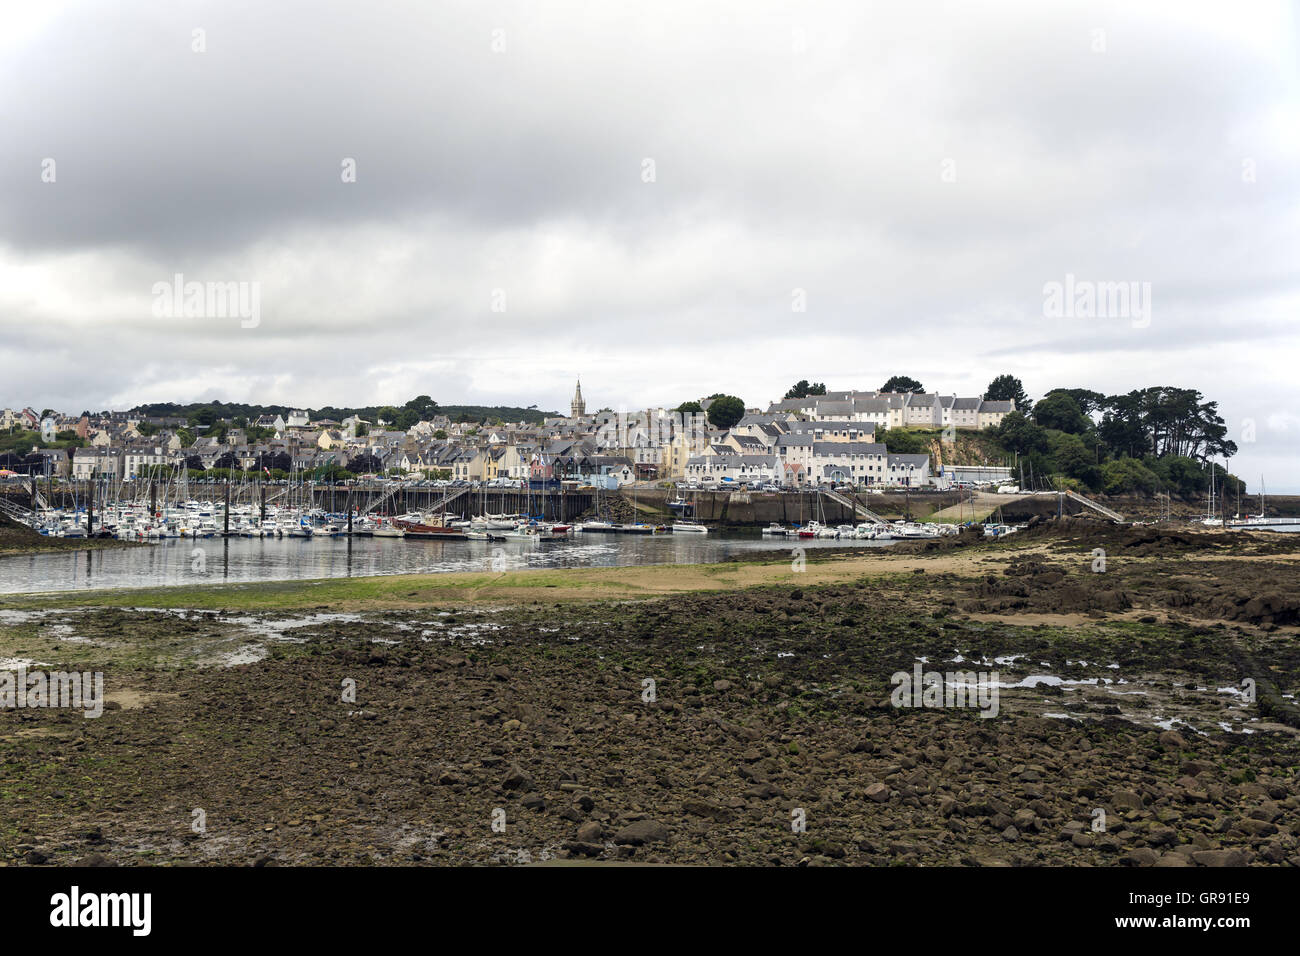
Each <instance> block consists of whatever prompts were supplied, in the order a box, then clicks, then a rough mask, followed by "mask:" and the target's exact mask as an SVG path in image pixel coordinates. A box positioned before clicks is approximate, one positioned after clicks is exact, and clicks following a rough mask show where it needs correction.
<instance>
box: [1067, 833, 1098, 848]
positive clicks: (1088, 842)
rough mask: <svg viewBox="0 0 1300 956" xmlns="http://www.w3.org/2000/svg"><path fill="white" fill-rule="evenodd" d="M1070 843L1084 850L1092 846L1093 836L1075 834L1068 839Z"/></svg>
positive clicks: (1089, 834)
mask: <svg viewBox="0 0 1300 956" xmlns="http://www.w3.org/2000/svg"><path fill="white" fill-rule="evenodd" d="M1070 842H1071V843H1073V844H1074V845H1075V846H1077V847H1079V848H1080V849H1081V850H1086V849H1087V848H1088V847H1090V846H1092V844H1093V836H1092V834H1091V833H1076V834H1074V836H1072V837H1070Z"/></svg>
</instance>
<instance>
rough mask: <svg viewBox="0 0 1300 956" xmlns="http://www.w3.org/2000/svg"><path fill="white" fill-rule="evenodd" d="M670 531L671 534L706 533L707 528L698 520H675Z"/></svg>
mask: <svg viewBox="0 0 1300 956" xmlns="http://www.w3.org/2000/svg"><path fill="white" fill-rule="evenodd" d="M672 531H673V534H708V532H709V529H708V528H706V527H704V525H702V524H700V523H699V522H698V521H675V522H673V525H672Z"/></svg>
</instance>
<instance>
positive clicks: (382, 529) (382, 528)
mask: <svg viewBox="0 0 1300 956" xmlns="http://www.w3.org/2000/svg"><path fill="white" fill-rule="evenodd" d="M370 536H371V537H372V538H405V537H406V532H405V531H403V530H402V529H401V528H394V527H393V526H392V525H391V524H384V525H379V526H378V527H377V528H375V530H374V531H373V532H371V535H370Z"/></svg>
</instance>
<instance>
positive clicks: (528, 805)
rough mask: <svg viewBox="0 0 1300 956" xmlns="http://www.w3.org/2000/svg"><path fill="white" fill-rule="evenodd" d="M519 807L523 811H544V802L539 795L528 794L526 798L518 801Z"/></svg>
mask: <svg viewBox="0 0 1300 956" xmlns="http://www.w3.org/2000/svg"><path fill="white" fill-rule="evenodd" d="M519 805H520V806H522V807H523V808H524V809H525V810H545V809H546V801H545V800H544V799H543V798H542V795H541V794H540V793H530V794H529V795H528V796H526V797H524V798H523V800H521V801H519Z"/></svg>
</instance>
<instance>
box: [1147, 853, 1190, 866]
mask: <svg viewBox="0 0 1300 956" xmlns="http://www.w3.org/2000/svg"><path fill="white" fill-rule="evenodd" d="M1155 865H1156V866H1159V867H1166V866H1191V865H1192V862H1191V861H1190V860H1189V859H1187V857H1185V856H1183V855H1182V854H1181V853H1172V852H1171V853H1165V854H1162V855H1161V857H1160V859H1158V860H1156V862H1155Z"/></svg>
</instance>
